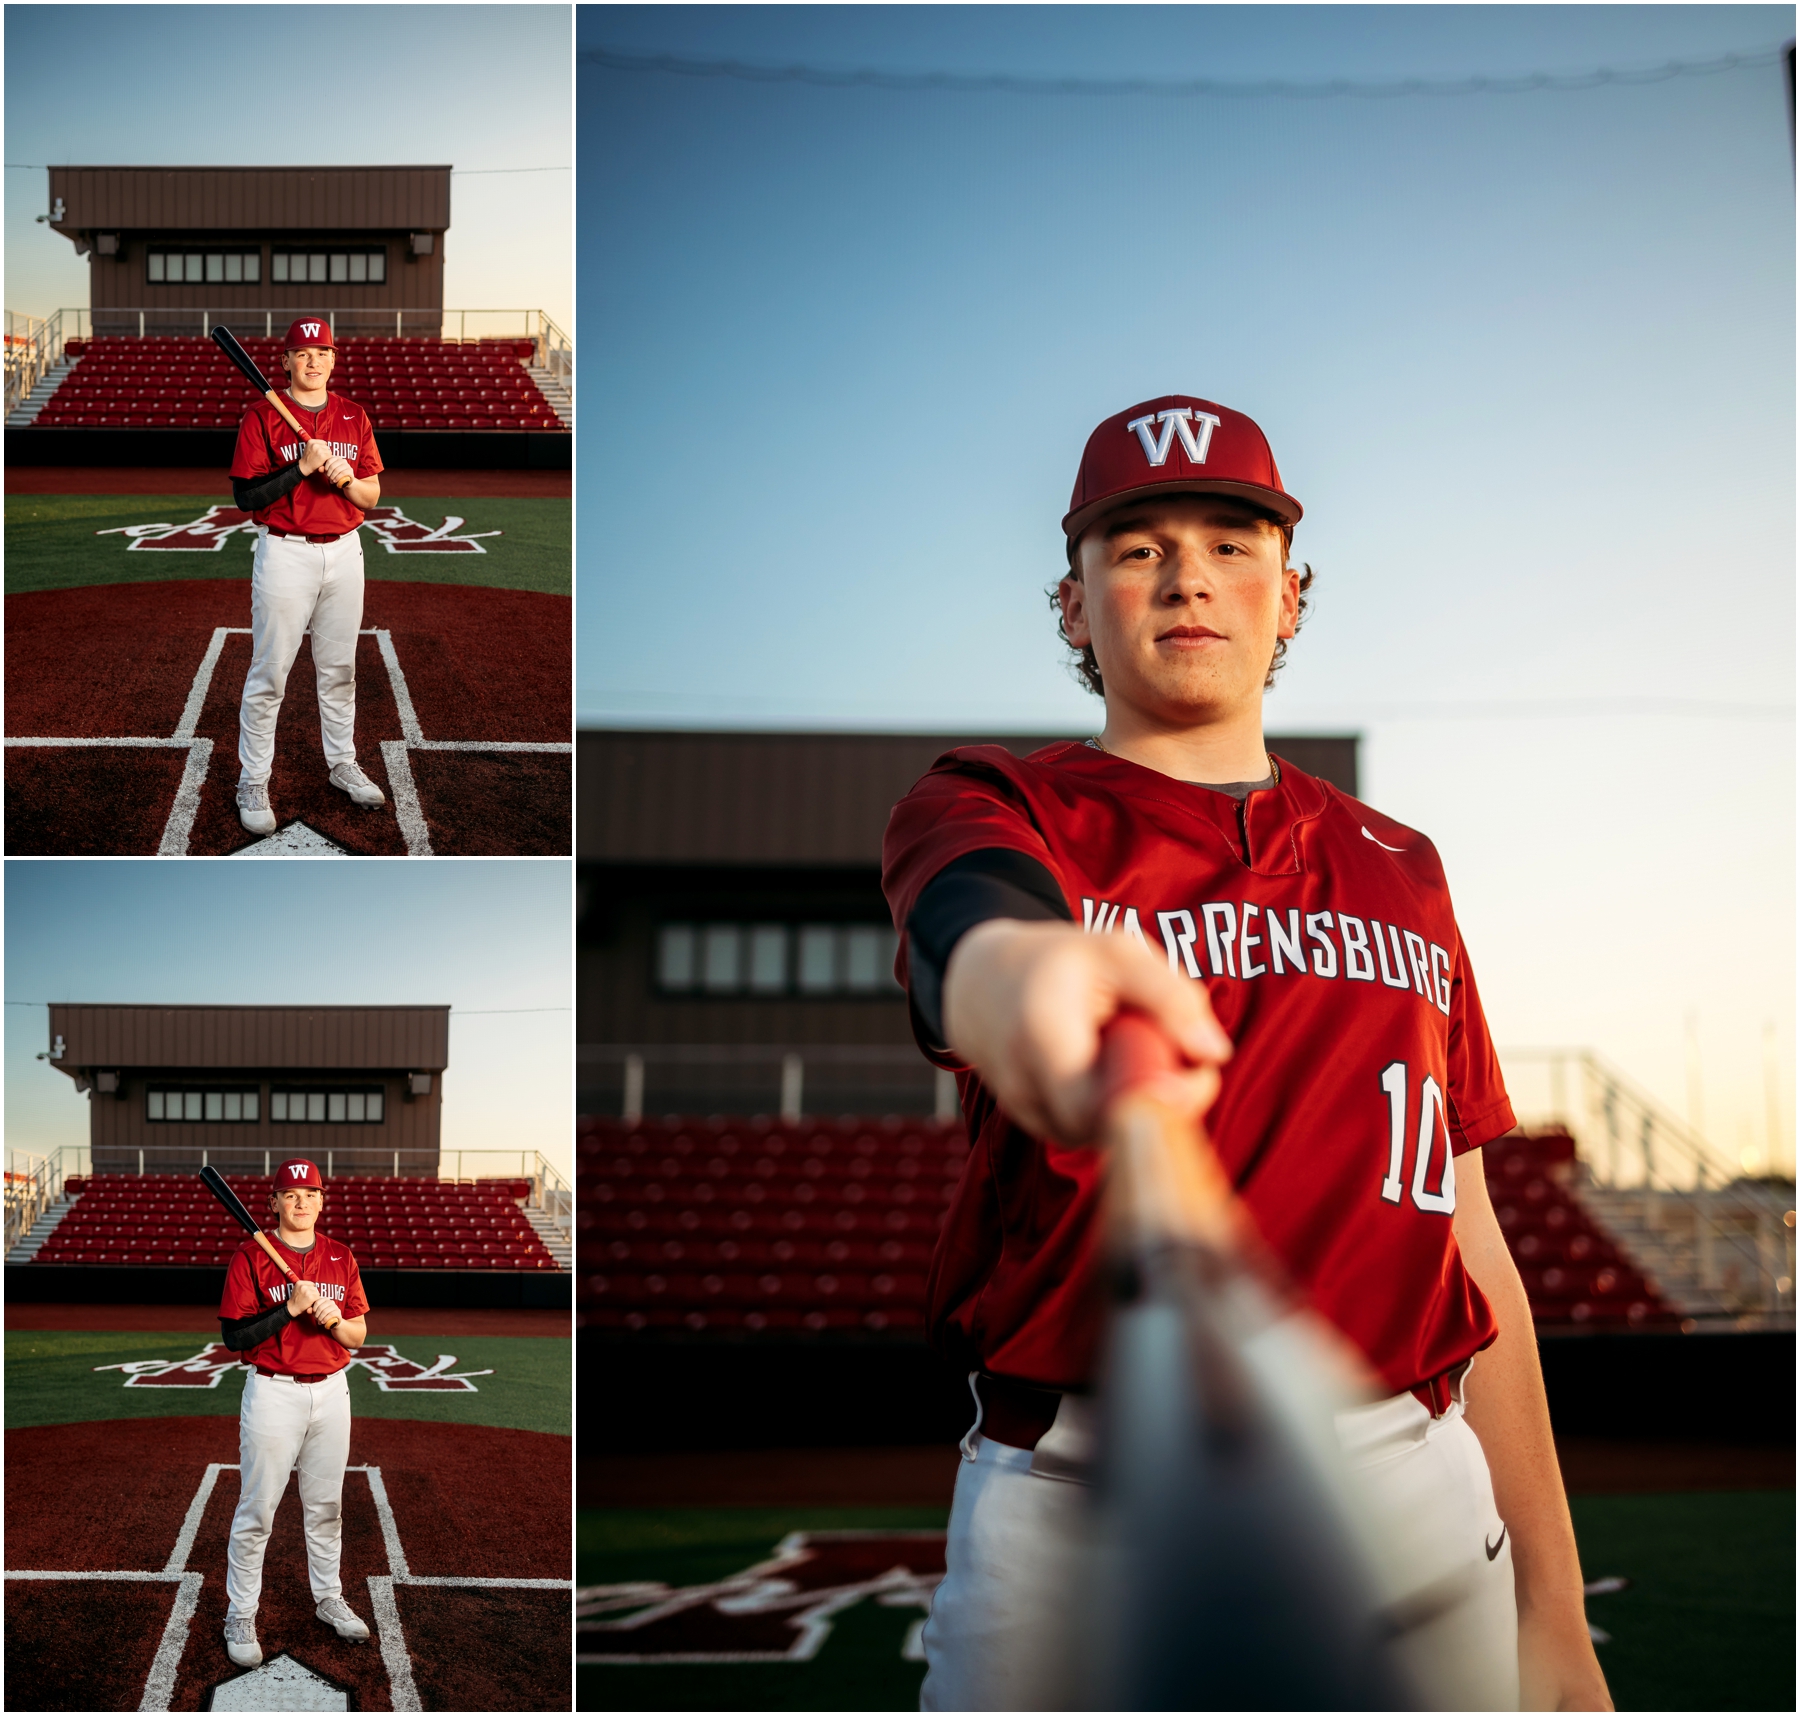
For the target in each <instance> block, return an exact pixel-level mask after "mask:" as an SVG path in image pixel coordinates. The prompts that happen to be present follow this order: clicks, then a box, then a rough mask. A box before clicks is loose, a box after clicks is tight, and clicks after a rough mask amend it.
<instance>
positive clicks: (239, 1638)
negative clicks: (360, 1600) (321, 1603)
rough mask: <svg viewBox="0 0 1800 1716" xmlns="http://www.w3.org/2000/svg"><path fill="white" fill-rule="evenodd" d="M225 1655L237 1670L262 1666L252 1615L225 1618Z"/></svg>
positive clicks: (347, 1611)
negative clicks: (235, 1665) (236, 1666)
mask: <svg viewBox="0 0 1800 1716" xmlns="http://www.w3.org/2000/svg"><path fill="white" fill-rule="evenodd" d="M338 1607H339V1608H340V1609H343V1608H344V1606H343V1604H342V1603H340V1604H338ZM344 1613H345V1614H347V1615H348V1614H350V1611H349V1610H348V1609H344ZM350 1618H351V1619H352V1620H355V1619H356V1617H355V1616H354V1615H351V1616H350ZM363 1636H364V1637H365V1638H367V1637H368V1634H367V1633H365V1634H364V1635H363ZM225 1654H226V1655H227V1656H228V1657H230V1658H231V1660H232V1661H233V1662H235V1663H236V1664H237V1665H238V1667H239V1668H258V1667H260V1666H261V1665H262V1646H261V1645H259V1644H258V1643H257V1642H256V1617H255V1616H254V1615H245V1616H243V1617H241V1618H240V1617H239V1616H236V1615H227V1616H226V1617H225Z"/></svg>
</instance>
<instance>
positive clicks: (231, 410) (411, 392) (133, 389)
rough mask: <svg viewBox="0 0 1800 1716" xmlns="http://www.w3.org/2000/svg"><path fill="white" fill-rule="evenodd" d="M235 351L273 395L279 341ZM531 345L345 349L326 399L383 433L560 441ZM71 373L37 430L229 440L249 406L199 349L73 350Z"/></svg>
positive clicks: (201, 343) (380, 344)
mask: <svg viewBox="0 0 1800 1716" xmlns="http://www.w3.org/2000/svg"><path fill="white" fill-rule="evenodd" d="M242 343H243V346H244V349H245V350H246V351H248V352H249V354H250V355H251V357H253V358H254V359H255V360H256V365H257V367H258V368H259V369H260V370H261V371H262V372H263V374H264V375H266V376H268V378H269V380H270V383H271V384H272V385H274V386H276V387H280V386H281V385H282V380H283V372H282V368H281V341H280V340H279V339H272V340H271V339H247V340H244V341H243V342H242ZM534 349H535V348H534V346H533V344H532V342H531V341H530V340H482V341H472V340H471V341H467V342H463V343H457V342H455V341H439V340H415V339H363V340H345V341H344V342H343V343H342V345H340V346H339V348H338V360H337V365H336V368H335V369H334V371H333V373H332V377H331V391H332V392H334V393H338V394H342V395H343V396H344V397H345V398H346V399H350V400H353V401H355V403H356V404H358V405H360V406H362V407H363V409H364V410H366V411H367V412H368V414H369V419H370V421H371V422H372V423H373V424H374V426H375V432H376V434H377V435H379V434H380V433H381V431H382V430H383V429H441V430H506V429H516V430H521V431H523V430H537V431H545V432H550V433H556V432H560V431H563V430H564V429H565V425H564V423H563V421H562V419H561V418H559V417H558V416H557V414H556V412H555V410H554V408H553V407H552V406H551V404H550V402H549V400H547V399H546V398H545V397H544V394H543V393H542V391H541V390H540V389H539V388H538V385H537V383H536V382H535V381H533V380H532V378H531V375H530V373H529V372H528V371H527V369H526V368H525V363H524V360H526V359H528V358H530V357H531V355H532V353H533V350H534ZM67 351H68V354H69V355H70V356H71V357H77V358H79V360H80V361H79V362H78V363H76V364H75V366H74V367H73V368H72V369H71V370H70V371H69V374H68V376H67V377H66V378H65V379H64V381H63V383H62V385H61V386H60V387H58V388H57V390H56V391H55V392H54V393H53V394H51V396H50V398H49V399H48V400H47V401H46V402H45V404H44V406H43V407H42V409H41V410H40V411H39V412H38V414H37V416H36V418H35V420H34V425H35V427H38V428H46V429H59V428H60V429H235V428H236V427H237V425H238V423H239V421H240V420H241V419H242V417H243V415H244V408H245V406H246V405H247V404H248V403H249V402H250V400H251V399H252V398H254V397H255V396H254V395H253V394H252V392H251V391H250V385H249V383H248V382H246V381H245V380H244V378H243V376H241V375H240V374H239V373H238V372H237V370H236V369H235V368H233V367H232V364H231V362H230V360H229V359H228V358H227V357H226V356H225V354H224V353H223V352H222V351H221V350H220V349H219V348H218V347H217V346H216V345H214V344H213V342H212V341H211V340H204V339H195V338H187V339H141V340H138V339H113V338H103V339H91V340H71V341H69V343H68V347H67Z"/></svg>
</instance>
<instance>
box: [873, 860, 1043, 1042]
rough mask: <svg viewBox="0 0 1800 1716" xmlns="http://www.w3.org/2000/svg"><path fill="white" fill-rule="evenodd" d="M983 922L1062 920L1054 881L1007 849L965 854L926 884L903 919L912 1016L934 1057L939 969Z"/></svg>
mask: <svg viewBox="0 0 1800 1716" xmlns="http://www.w3.org/2000/svg"><path fill="white" fill-rule="evenodd" d="M989 918H1023V919H1025V920H1027V921H1028V922H1029V921H1038V922H1042V921H1046V920H1053V921H1059V922H1062V923H1068V922H1069V921H1070V917H1069V907H1068V904H1067V902H1066V901H1065V900H1064V899H1063V891H1062V888H1061V886H1060V885H1059V884H1058V882H1057V880H1056V878H1055V877H1054V876H1052V875H1051V874H1050V872H1049V871H1048V870H1046V869H1045V868H1044V866H1043V865H1042V864H1040V863H1039V862H1038V861H1037V859H1035V858H1032V857H1030V856H1028V855H1027V854H1026V853H1023V852H1014V851H1012V850H1010V849H1009V848H1007V847H1002V846H990V847H985V848H983V849H982V850H981V851H979V852H966V853H964V854H963V856H962V857H960V858H958V859H956V860H955V861H954V862H952V863H949V864H946V865H945V866H944V868H943V869H941V870H940V871H938V873H937V874H936V875H935V876H933V877H932V878H931V880H930V881H929V882H928V883H926V885H925V891H924V893H922V894H920V896H919V901H918V904H917V905H915V906H914V907H913V909H912V916H911V917H909V918H908V919H907V920H906V968H907V975H908V977H909V978H910V980H911V987H910V993H911V996H912V1009H913V1018H914V1021H915V1023H916V1025H917V1026H918V1027H919V1029H920V1030H921V1031H922V1032H923V1033H924V1039H925V1041H926V1042H928V1043H929V1044H930V1046H932V1047H933V1048H935V1049H937V1050H938V1052H939V1053H943V1052H945V1047H946V1046H945V1043H944V968H945V967H946V966H947V965H949V963H950V955H951V953H952V951H953V950H954V949H955V947H956V944H957V943H958V942H959V941H960V940H961V939H962V938H963V937H964V936H965V935H966V934H967V933H968V932H969V931H970V930H972V929H973V928H974V927H975V926H976V925H977V924H979V923H986V922H987V920H988V919H989Z"/></svg>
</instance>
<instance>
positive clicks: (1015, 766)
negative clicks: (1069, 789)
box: [920, 739, 1097, 785]
mask: <svg viewBox="0 0 1800 1716" xmlns="http://www.w3.org/2000/svg"><path fill="white" fill-rule="evenodd" d="M1081 755H1086V756H1090V757H1091V756H1095V755H1097V753H1096V752H1095V751H1094V748H1093V747H1092V746H1091V745H1087V744H1084V743H1082V742H1081V741H1080V740H1078V739H1058V740H1055V741H1053V742H1052V743H1051V744H1048V745H1043V746H1040V747H1039V748H1038V749H1037V750H1035V751H1030V752H1026V753H1024V754H1023V755H1022V754H1021V753H1019V752H1018V751H1015V750H1013V749H1012V747H1011V746H1009V745H1004V744H998V743H996V744H987V745H953V746H951V748H950V749H949V750H947V751H944V752H942V753H940V754H939V756H938V757H937V759H936V760H935V761H934V762H933V763H932V765H931V767H930V768H929V769H928V770H927V771H926V773H925V776H924V780H926V781H929V780H931V779H932V778H933V777H934V776H941V777H949V778H952V779H954V778H955V777H957V776H964V777H967V778H970V779H983V778H986V779H990V780H991V779H995V778H999V779H1005V780H1010V781H1019V782H1022V781H1025V780H1028V779H1030V778H1032V777H1033V776H1041V775H1043V774H1045V773H1046V772H1048V771H1050V770H1054V769H1057V768H1059V767H1062V766H1065V765H1067V764H1068V763H1069V762H1071V761H1072V760H1074V759H1075V758H1077V757H1079V756H1081ZM920 784H921V785H923V784H924V783H923V781H922V782H921V783H920Z"/></svg>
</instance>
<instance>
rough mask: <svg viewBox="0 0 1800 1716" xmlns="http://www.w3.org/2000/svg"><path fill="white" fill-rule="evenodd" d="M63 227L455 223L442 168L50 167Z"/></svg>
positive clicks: (426, 226)
mask: <svg viewBox="0 0 1800 1716" xmlns="http://www.w3.org/2000/svg"><path fill="white" fill-rule="evenodd" d="M59 196H60V197H61V198H62V199H63V202H64V205H65V214H64V218H63V220H62V221H61V222H59V223H58V230H66V231H70V232H76V231H92V230H95V229H98V228H117V229H119V230H122V231H123V230H129V231H137V232H143V231H146V230H154V231H157V232H159V233H164V234H169V235H171V236H173V235H175V234H178V233H202V232H209V233H221V234H222V233H229V232H246V233H249V232H263V233H267V232H275V231H280V232H297V231H301V230H307V231H334V232H352V231H366V232H377V231H388V232H395V231H415V232H422V231H434V232H441V231H443V230H444V229H445V228H447V227H448V226H449V224H450V169H449V167H447V166H442V167H52V168H51V169H50V200H51V203H52V204H53V205H54V203H55V200H56V198H57V197H59Z"/></svg>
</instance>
